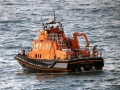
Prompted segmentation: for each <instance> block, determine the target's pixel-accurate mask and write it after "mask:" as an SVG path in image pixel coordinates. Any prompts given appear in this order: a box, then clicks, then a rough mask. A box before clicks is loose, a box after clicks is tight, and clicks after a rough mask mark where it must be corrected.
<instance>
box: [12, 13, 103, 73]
mask: <svg viewBox="0 0 120 90" xmlns="http://www.w3.org/2000/svg"><path fill="white" fill-rule="evenodd" d="M78 37H83V39H84V40H85V42H86V45H85V46H84V47H81V46H80V40H79V39H78ZM90 48H92V49H90ZM101 55H102V54H101V51H99V50H97V45H95V46H93V47H92V46H90V43H89V40H88V38H87V35H86V34H85V33H80V32H74V33H73V38H70V37H66V35H65V33H64V30H63V25H62V23H61V22H57V21H56V18H55V11H54V20H52V21H50V22H48V23H43V29H41V30H39V35H38V38H37V39H36V40H33V41H32V48H31V50H29V51H26V50H25V49H23V50H21V52H20V53H18V54H16V55H15V57H14V58H15V59H16V60H17V61H18V62H19V64H20V65H21V66H22V68H23V71H24V72H26V73H69V72H81V71H91V70H102V69H103V66H104V60H103V58H102V56H101Z"/></svg>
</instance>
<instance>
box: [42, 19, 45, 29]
mask: <svg viewBox="0 0 120 90" xmlns="http://www.w3.org/2000/svg"><path fill="white" fill-rule="evenodd" d="M41 21H42V26H43V28H44V30H45V27H44V23H43V20H42V17H41Z"/></svg>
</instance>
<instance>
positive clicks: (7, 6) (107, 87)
mask: <svg viewBox="0 0 120 90" xmlns="http://www.w3.org/2000/svg"><path fill="white" fill-rule="evenodd" d="M53 9H55V10H56V18H57V19H58V20H60V21H61V22H62V23H63V26H64V30H65V33H66V35H67V36H71V35H72V33H74V32H83V33H86V34H87V36H88V38H89V41H90V43H91V46H94V45H98V48H99V49H100V50H102V56H103V58H104V63H105V66H104V68H103V71H98V72H95V71H92V72H81V73H75V74H23V73H22V68H21V67H20V65H19V64H18V62H17V61H16V60H15V59H14V56H15V54H16V53H18V52H20V50H21V48H30V47H31V41H32V40H33V39H36V38H37V36H38V33H39V32H38V30H39V29H41V28H42V21H41V17H42V20H43V21H44V22H47V21H49V18H50V17H51V15H52V14H53ZM0 90H120V0H0Z"/></svg>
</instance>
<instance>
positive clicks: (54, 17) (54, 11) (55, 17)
mask: <svg viewBox="0 0 120 90" xmlns="http://www.w3.org/2000/svg"><path fill="white" fill-rule="evenodd" d="M55 21H56V17H55V9H54V22H55Z"/></svg>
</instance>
